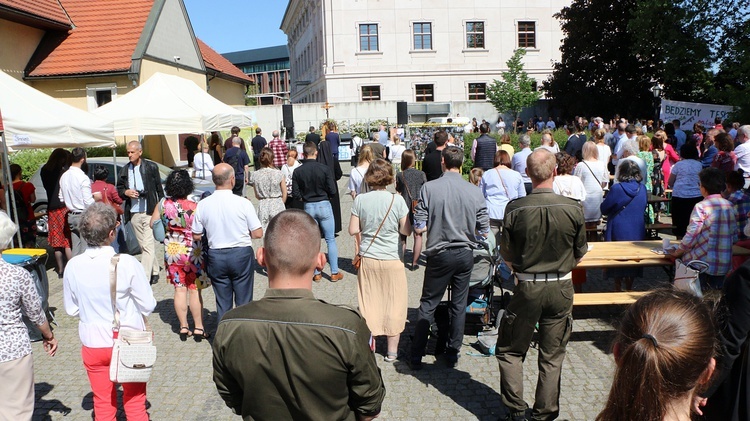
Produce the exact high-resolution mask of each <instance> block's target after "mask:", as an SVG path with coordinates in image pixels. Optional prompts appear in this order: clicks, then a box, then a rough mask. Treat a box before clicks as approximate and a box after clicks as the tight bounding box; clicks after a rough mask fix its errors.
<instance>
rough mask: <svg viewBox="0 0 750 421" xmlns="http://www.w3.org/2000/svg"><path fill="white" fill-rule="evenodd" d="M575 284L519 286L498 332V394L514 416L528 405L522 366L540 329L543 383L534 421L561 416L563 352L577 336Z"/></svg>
mask: <svg viewBox="0 0 750 421" xmlns="http://www.w3.org/2000/svg"><path fill="white" fill-rule="evenodd" d="M572 310H573V283H572V281H571V280H570V279H567V280H561V281H545V280H538V281H520V282H519V283H518V285H516V287H515V288H514V289H513V298H512V299H511V300H510V303H509V304H508V308H507V309H506V311H505V314H504V315H503V319H502V321H501V323H500V329H499V330H498V339H497V348H496V350H495V353H496V355H497V361H498V365H499V367H500V393H501V395H502V398H503V403H504V404H505V406H506V407H507V408H508V409H509V410H510V412H511V414H512V415H520V414H521V413H523V412H524V411H525V410H526V408H528V405H527V404H526V401H524V399H523V361H524V359H525V358H526V352H527V351H528V350H529V345H530V344H531V339H532V336H533V335H534V326H535V325H536V324H537V322H538V323H539V361H538V367H539V378H538V382H537V386H536V398H535V401H534V410H533V412H532V418H531V419H532V420H554V419H556V418H557V416H558V414H559V413H560V376H561V374H562V364H563V360H564V359H565V347H566V346H567V345H568V339H570V332H571V331H572V330H573V317H572V316H571V312H572Z"/></svg>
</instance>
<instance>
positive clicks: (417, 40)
mask: <svg viewBox="0 0 750 421" xmlns="http://www.w3.org/2000/svg"><path fill="white" fill-rule="evenodd" d="M414 49H415V50H432V23H430V22H415V23H414Z"/></svg>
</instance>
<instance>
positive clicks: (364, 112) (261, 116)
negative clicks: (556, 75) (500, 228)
mask: <svg viewBox="0 0 750 421" xmlns="http://www.w3.org/2000/svg"><path fill="white" fill-rule="evenodd" d="M322 105H323V104H320V103H310V104H294V106H293V114H294V126H295V127H294V129H295V133H299V132H306V131H307V130H308V128H309V126H315V127H319V126H320V123H321V122H323V121H324V120H325V119H326V112H325V110H324V109H323V108H321V106H322ZM236 108H238V109H240V110H242V111H243V112H245V113H247V114H248V115H250V116H251V118H252V119H253V122H254V123H257V125H258V126H260V127H261V128H262V129H263V132H264V135H269V136H270V134H271V131H272V130H274V129H279V128H280V127H281V121H282V120H283V114H282V111H281V105H262V106H254V107H236ZM450 109H451V113H450V115H449V116H451V117H457V116H461V117H469V118H472V117H476V118H477V120H478V121H480V122H481V121H482V119H485V120H487V121H489V122H491V123H493V124H494V122H496V121H497V117H498V116H500V113H498V112H497V111H496V110H495V108H494V107H493V106H492V104H490V103H488V102H478V101H454V102H451V103H450ZM329 115H330V117H331V118H332V119H334V120H336V121H338V122H343V121H350V122H352V123H354V122H362V123H366V122H368V121H375V120H381V119H382V120H388V122H390V123H392V124H396V101H367V102H344V103H337V104H333V108H331V109H329ZM533 115H541V116H543V117H546V116H547V115H548V114H547V107H546V102H545V101H540V102H539V104H538V105H537V106H535V107H530V108H528V109H526V110H524V112H523V113H521V117H522V118H524V121H526V119H528V118H529V117H531V116H533ZM438 116H439V115H437V114H436V115H433V116H432V117H438ZM503 119H505V121H506V123H509V122H510V119H511V116H510V115H507V114H506V115H503ZM410 121H411V122H414V123H419V122H424V121H425V119H424V118H423V116H418V115H414V116H411V118H410Z"/></svg>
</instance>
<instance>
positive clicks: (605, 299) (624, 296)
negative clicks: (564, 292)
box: [573, 291, 649, 306]
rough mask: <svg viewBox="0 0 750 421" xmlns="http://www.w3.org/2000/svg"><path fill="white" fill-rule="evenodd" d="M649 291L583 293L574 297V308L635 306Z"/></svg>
mask: <svg viewBox="0 0 750 421" xmlns="http://www.w3.org/2000/svg"><path fill="white" fill-rule="evenodd" d="M648 293H649V291H628V292H583V293H577V294H575V295H573V305H574V306H601V305H610V304H633V303H634V302H635V300H637V299H639V298H640V297H642V296H644V295H646V294H648Z"/></svg>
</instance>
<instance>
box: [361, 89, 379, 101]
mask: <svg viewBox="0 0 750 421" xmlns="http://www.w3.org/2000/svg"><path fill="white" fill-rule="evenodd" d="M362 101H380V86H363V87H362Z"/></svg>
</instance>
